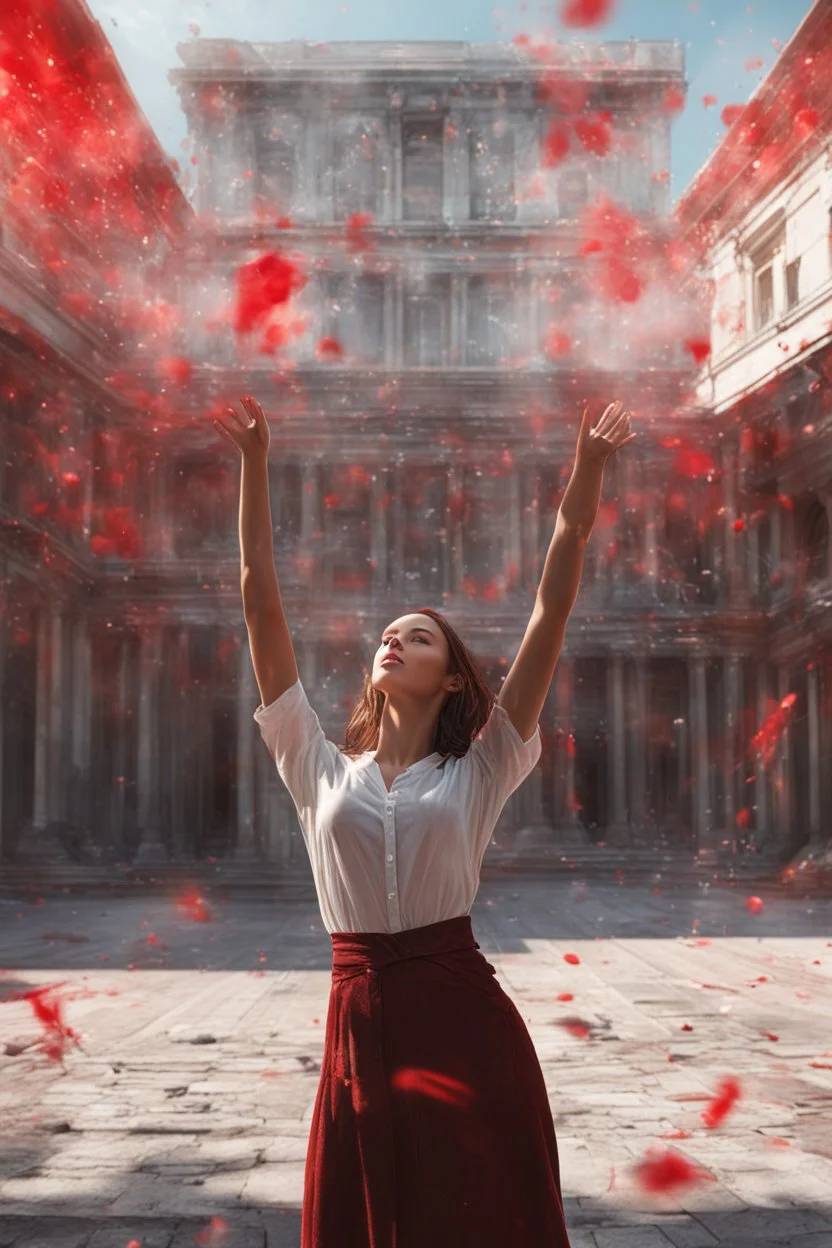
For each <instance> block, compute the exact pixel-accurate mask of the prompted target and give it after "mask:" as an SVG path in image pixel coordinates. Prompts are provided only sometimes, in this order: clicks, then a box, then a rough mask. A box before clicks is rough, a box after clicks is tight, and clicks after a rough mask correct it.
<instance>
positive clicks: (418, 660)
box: [372, 614, 449, 697]
mask: <svg viewBox="0 0 832 1248" xmlns="http://www.w3.org/2000/svg"><path fill="white" fill-rule="evenodd" d="M388 655H394V656H395V657H396V658H397V659H400V660H401V662H400V663H385V664H382V660H383V659H385V658H386V657H387V656H388ZM448 658H449V650H448V643H447V640H446V639H445V634H444V633H443V632H442V629H441V628H440V627H439V625H438V624H436V623H435V622H434V621H433V620H432V619H431V618H430V616H427V615H418V614H415V615H403V616H401V617H400V618H399V619H398V620H394V621H393V623H392V624H390V625H389V627H387V628H386V629H385V630H384V632H383V633H382V635H381V639H380V642H379V646H378V649H377V650H376V654H375V659H374V662H373V674H372V685H373V688H374V689H380V690H382V691H383V692H384V693H387V694H395V692H396V691H397V690H401V691H402V692H403V693H408V694H424V695H425V696H428V697H430V696H432V695H433V694H435V693H437V692H439V691H440V690H441V689H442V682H443V680H444V679H445V676H446V673H447V670H448Z"/></svg>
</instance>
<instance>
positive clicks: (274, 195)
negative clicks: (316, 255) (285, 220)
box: [255, 126, 295, 216]
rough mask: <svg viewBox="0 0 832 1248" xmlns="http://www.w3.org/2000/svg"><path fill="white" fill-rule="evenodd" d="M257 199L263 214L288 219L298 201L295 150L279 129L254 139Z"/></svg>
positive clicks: (271, 128) (273, 128)
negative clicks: (296, 196) (281, 216)
mask: <svg viewBox="0 0 832 1248" xmlns="http://www.w3.org/2000/svg"><path fill="white" fill-rule="evenodd" d="M255 149H256V158H257V181H256V199H257V207H258V209H259V210H260V211H261V212H273V213H275V214H276V215H283V216H285V215H288V213H289V212H290V211H291V208H292V204H293V202H294V198H295V149H294V146H293V145H292V144H291V143H287V142H286V141H285V139H284V138H283V137H282V136H281V134H280V130H279V129H278V127H277V126H272V127H270V128H269V129H268V130H261V131H259V132H258V133H257V135H256V139H255Z"/></svg>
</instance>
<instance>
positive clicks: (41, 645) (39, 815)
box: [32, 607, 52, 830]
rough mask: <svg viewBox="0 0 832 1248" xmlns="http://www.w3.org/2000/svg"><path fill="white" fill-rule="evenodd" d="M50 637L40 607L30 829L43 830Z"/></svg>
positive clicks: (47, 790)
mask: <svg viewBox="0 0 832 1248" xmlns="http://www.w3.org/2000/svg"><path fill="white" fill-rule="evenodd" d="M50 637H51V619H50V613H49V612H48V611H47V610H46V608H44V607H41V608H39V609H38V612H37V641H36V646H37V659H36V662H37V676H36V682H37V683H36V690H35V784H34V788H35V792H34V803H33V812H32V827H33V828H34V829H36V830H41V829H43V828H45V827H46V825H47V823H48V822H49V820H50V818H51V817H52V811H51V810H50V808H49V798H50V788H49V761H50V760H49V725H50V673H49V645H50Z"/></svg>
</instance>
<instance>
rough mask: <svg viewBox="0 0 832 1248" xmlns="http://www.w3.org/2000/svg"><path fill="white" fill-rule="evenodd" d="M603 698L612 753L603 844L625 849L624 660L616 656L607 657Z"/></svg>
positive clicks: (628, 839) (628, 838)
mask: <svg viewBox="0 0 832 1248" xmlns="http://www.w3.org/2000/svg"><path fill="white" fill-rule="evenodd" d="M607 697H608V699H609V707H610V723H611V724H612V750H611V751H610V755H609V758H610V770H611V774H610V792H611V794H612V810H611V818H610V823H609V827H608V828H607V835H606V838H605V839H606V840H607V842H608V843H609V844H610V845H629V843H630V828H629V824H628V821H627V773H626V762H625V759H626V738H625V732H626V726H625V723H624V659H623V656H622V655H620V654H614V655H612V656H611V659H610V660H609V662H608V664H607Z"/></svg>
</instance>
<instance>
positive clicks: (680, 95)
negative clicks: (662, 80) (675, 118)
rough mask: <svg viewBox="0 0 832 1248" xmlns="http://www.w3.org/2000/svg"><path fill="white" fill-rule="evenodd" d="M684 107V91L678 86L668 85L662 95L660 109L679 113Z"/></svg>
mask: <svg viewBox="0 0 832 1248" xmlns="http://www.w3.org/2000/svg"><path fill="white" fill-rule="evenodd" d="M684 107H685V93H684V91H680V90H679V88H678V87H668V88H667V90H666V91H665V93H664V95H663V97H662V111H663V112H665V113H680V112H681V111H682V109H683V108H684Z"/></svg>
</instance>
